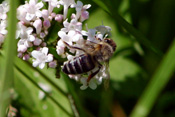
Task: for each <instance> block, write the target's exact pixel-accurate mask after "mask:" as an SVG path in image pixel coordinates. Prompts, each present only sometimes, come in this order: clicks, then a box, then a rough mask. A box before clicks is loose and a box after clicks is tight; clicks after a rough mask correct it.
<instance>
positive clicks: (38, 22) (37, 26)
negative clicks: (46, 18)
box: [33, 19, 42, 34]
mask: <svg viewBox="0 0 175 117" xmlns="http://www.w3.org/2000/svg"><path fill="white" fill-rule="evenodd" d="M33 26H34V27H35V29H36V33H37V34H40V32H41V29H42V21H41V19H37V20H35V22H34V23H33Z"/></svg>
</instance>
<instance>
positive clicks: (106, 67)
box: [104, 61, 110, 89]
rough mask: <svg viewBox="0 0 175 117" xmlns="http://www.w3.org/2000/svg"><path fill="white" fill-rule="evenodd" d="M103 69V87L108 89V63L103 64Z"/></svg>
mask: <svg viewBox="0 0 175 117" xmlns="http://www.w3.org/2000/svg"><path fill="white" fill-rule="evenodd" d="M104 67H105V69H106V70H105V74H106V75H105V76H106V77H105V81H104V87H105V89H108V87H109V80H110V73H109V61H107V62H105V63H104Z"/></svg>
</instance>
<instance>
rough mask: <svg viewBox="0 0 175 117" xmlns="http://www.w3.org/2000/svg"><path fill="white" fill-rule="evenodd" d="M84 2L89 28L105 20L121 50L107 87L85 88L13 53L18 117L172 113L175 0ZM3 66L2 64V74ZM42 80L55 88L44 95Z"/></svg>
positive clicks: (174, 110) (157, 116) (174, 105)
mask: <svg viewBox="0 0 175 117" xmlns="http://www.w3.org/2000/svg"><path fill="white" fill-rule="evenodd" d="M81 1H82V2H83V3H84V4H91V5H92V7H91V8H90V9H89V13H90V18H89V19H88V20H87V21H86V22H85V23H87V24H88V28H94V27H95V26H98V25H101V24H102V22H103V24H104V25H106V26H110V27H111V28H112V32H111V33H112V37H111V38H112V39H113V40H114V41H115V42H116V44H117V50H116V52H115V53H114V56H113V57H112V58H111V60H110V75H111V80H110V86H109V88H108V89H107V90H105V89H104V86H103V85H100V86H98V88H97V89H96V90H91V89H87V90H84V91H82V90H80V88H79V87H80V84H78V83H77V82H75V81H74V80H71V79H69V78H68V77H67V76H65V75H64V74H61V78H60V79H57V78H55V71H54V70H52V69H47V68H45V69H44V70H39V69H38V68H33V67H32V66H31V63H27V62H24V61H22V60H20V59H19V58H17V57H15V60H14V62H15V64H14V79H11V80H13V83H12V84H13V87H14V90H13V91H12V94H11V96H10V99H12V100H11V105H12V106H13V107H15V108H16V109H17V110H18V112H17V113H16V114H17V116H18V117H67V116H80V117H86V116H88V117H90V116H92V117H93V116H94V117H112V116H113V117H126V116H132V117H165V116H166V117H174V116H175V100H174V99H175V74H174V68H175V48H174V47H175V41H174V36H175V0H88V1H87V0H81ZM22 3H24V1H23V0H20V4H22ZM54 33H56V34H57V31H55V32H54ZM1 52H2V53H3V51H2V50H0V54H1ZM3 59H4V58H3V57H2V56H0V62H1V61H3ZM3 68H4V66H3V64H0V73H1V74H2V72H3V71H4V69H3ZM9 74H10V73H9ZM0 76H1V75H0ZM3 80H4V79H2V78H0V82H1V83H0V84H1V86H2V83H3ZM6 83H7V82H6ZM38 83H44V84H46V85H49V86H50V87H51V89H52V91H51V93H48V94H47V95H46V96H45V97H44V99H40V98H39V91H40V89H39V87H38ZM7 85H8V83H7ZM1 88H2V87H1ZM2 89H3V88H2Z"/></svg>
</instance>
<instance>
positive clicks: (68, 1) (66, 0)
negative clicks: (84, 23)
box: [59, 0, 75, 19]
mask: <svg viewBox="0 0 175 117" xmlns="http://www.w3.org/2000/svg"><path fill="white" fill-rule="evenodd" d="M59 4H61V5H63V6H64V13H63V14H64V19H66V17H67V12H68V8H69V6H71V7H74V6H75V1H74V0H60V1H59Z"/></svg>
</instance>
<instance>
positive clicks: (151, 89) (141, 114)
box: [130, 40, 175, 117]
mask: <svg viewBox="0 0 175 117" xmlns="http://www.w3.org/2000/svg"><path fill="white" fill-rule="evenodd" d="M174 58H175V40H174V41H173V43H172V45H171V47H170V49H169V51H168V52H167V54H166V55H165V57H164V58H163V60H162V62H161V64H160V66H159V67H158V69H157V71H156V72H155V74H154V75H153V77H152V79H151V81H150V83H149V84H148V86H147V88H146V89H145V91H144V92H143V95H142V96H141V98H140V100H139V101H138V103H137V104H136V106H135V108H134V110H133V111H132V113H131V116H130V117H147V116H148V114H149V112H150V110H151V109H152V107H153V104H154V103H155V101H156V98H157V97H158V95H159V94H160V92H161V91H162V89H163V88H164V86H165V85H166V84H167V82H168V81H169V79H170V78H171V75H172V74H173V72H174V70H175V60H174Z"/></svg>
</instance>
